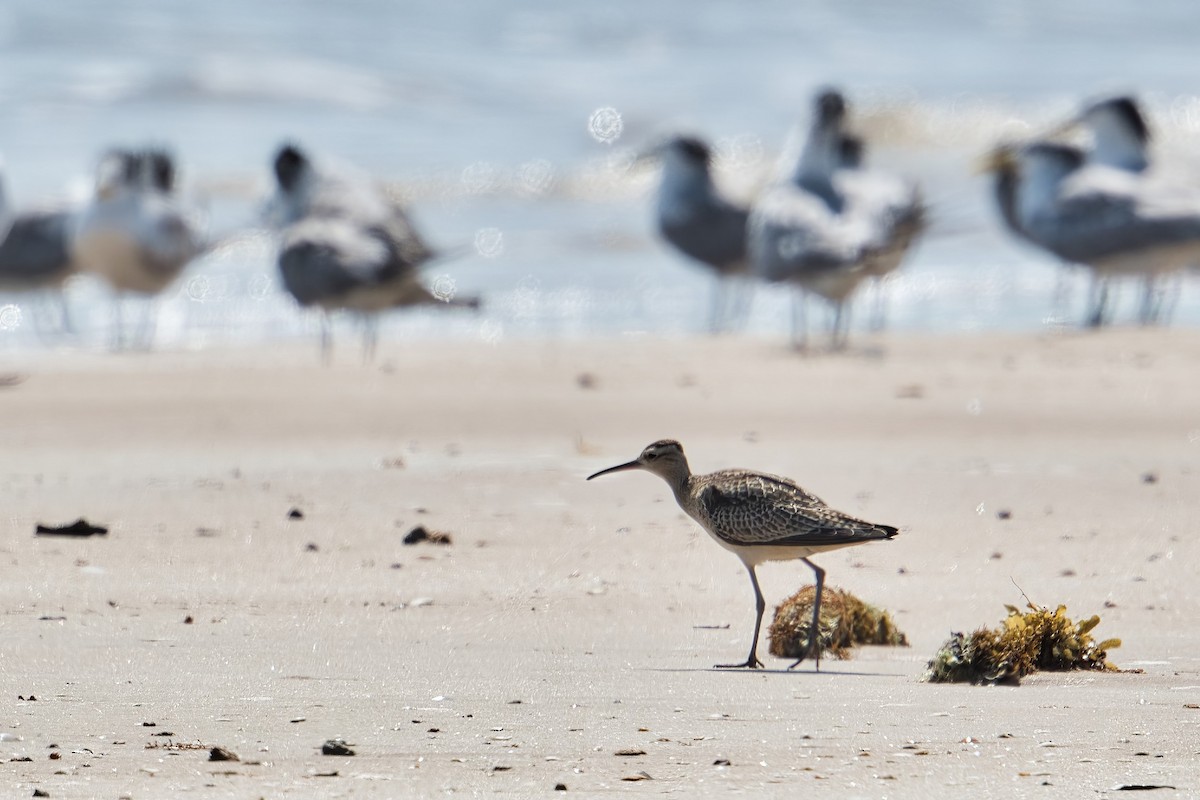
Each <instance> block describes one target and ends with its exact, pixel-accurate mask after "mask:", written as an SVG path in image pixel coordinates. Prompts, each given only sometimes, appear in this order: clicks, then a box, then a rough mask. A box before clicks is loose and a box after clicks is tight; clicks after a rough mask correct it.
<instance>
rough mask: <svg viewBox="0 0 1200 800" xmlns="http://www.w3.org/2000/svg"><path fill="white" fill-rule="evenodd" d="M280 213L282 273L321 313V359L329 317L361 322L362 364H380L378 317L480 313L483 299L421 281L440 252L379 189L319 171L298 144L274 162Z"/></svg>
mask: <svg viewBox="0 0 1200 800" xmlns="http://www.w3.org/2000/svg"><path fill="white" fill-rule="evenodd" d="M274 171H275V179H276V183H277V193H276V196H275V198H274V201H273V202H274V210H275V212H276V214H277V215H278V220H277V222H278V223H279V224H281V225H282V233H281V243H280V250H279V271H280V274H281V276H282V278H283V285H284V287H285V288H286V289H287V290H288V292H289V293H290V294H291V295H292V297H294V298H295V299H296V302H298V303H299V304H300V305H301V306H306V307H307V306H314V305H315V306H317V307H319V308H320V309H321V311H322V312H323V313H322V319H321V353H322V356H323V358H324V359H325V360H326V361H328V360H329V358H330V357H331V354H332V346H333V341H332V333H331V331H330V327H329V318H328V314H329V312H331V311H334V310H337V309H347V310H349V311H353V312H356V313H358V314H359V315H360V316H361V317H362V320H363V331H364V333H363V356H364V360H368V361H369V360H370V359H372V358H374V355H375V349H376V345H377V342H378V329H377V315H378V313H379V312H381V311H384V310H386V309H389V308H397V307H402V306H414V305H431V306H433V305H436V306H447V307H454V306H458V307H468V308H478V307H479V300H478V299H477V298H458V297H452V296H449V295H448V294H447V296H444V297H441V296H436V295H435V294H433V293H432V292H430V290H429V289H427V288H426V287H425V286H424V285H423V284H422V283H421V281H420V273H419V270H420V267H421V266H422V265H424V264H426V263H428V262H430V261H431V260H432V259H433V258H434V257H435V253H434V251H433V250H431V249H430V248H429V247H428V246H427V245H426V244H425V242H424V241H422V240H421V238H420V237H419V236H418V235H417V233H416V231H415V230H414V229H413V226H412V224H411V223H410V222H409V220H408V217H407V216H406V215H405V213H404V211H403V209H402V208H400V207H399V205H397V204H396V203H395V202H393V201H392V200H391V199H390V198H388V197H387V196H386V195H384V194H383V192H382V191H380V190H379V188H378V187H376V186H374V185H373V184H371V183H369V182H368V181H366V180H364V179H359V178H358V177H357V176H354V175H351V174H349V173H345V172H338V171H335V170H332V169H329V168H324V167H319V166H318V165H316V164H314V163H313V162H312V161H311V160H310V159H309V158H308V156H307V155H305V154H304V153H303V152H301V150H300V149H299V148H298V147H296V146H295V145H292V144H287V145H284V146H283V147H281V148H280V149H279V151H278V153H277V154H276V156H275V161H274Z"/></svg>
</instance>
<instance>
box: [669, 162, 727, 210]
mask: <svg viewBox="0 0 1200 800" xmlns="http://www.w3.org/2000/svg"><path fill="white" fill-rule="evenodd" d="M713 192H714V190H713V184H712V178H711V176H710V175H709V174H708V170H705V169H701V168H699V167H697V166H694V165H691V164H670V163H668V164H666V165H665V168H664V169H663V173H662V182H661V183H660V184H659V190H658V216H659V218H660V219H662V220H671V219H674V218H676V217H679V216H681V215H685V214H687V213H688V212H689V211H690V210H691V209H692V208H694V207H695V205H696V204H697V202H701V201H703V200H705V199H707V198H708V197H710V196H712V194H713Z"/></svg>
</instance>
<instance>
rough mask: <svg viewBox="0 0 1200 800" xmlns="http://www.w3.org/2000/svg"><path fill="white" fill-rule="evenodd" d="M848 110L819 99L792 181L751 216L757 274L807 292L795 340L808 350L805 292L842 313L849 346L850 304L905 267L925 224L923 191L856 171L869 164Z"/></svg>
mask: <svg viewBox="0 0 1200 800" xmlns="http://www.w3.org/2000/svg"><path fill="white" fill-rule="evenodd" d="M845 120H846V102H845V99H844V98H843V97H842V95H841V94H840V93H839V92H837V91H833V90H825V91H822V92H820V93H819V94H818V95H817V98H816V103H815V110H814V114H813V118H812V121H811V123H810V127H809V131H808V136H807V139H806V140H805V142H804V144H803V146H802V148H801V149H800V151H799V155H798V157H794V158H793V159H792V160H793V163H790V164H788V165H787V172H786V174H785V175H784V177H783V179H781V180H780V181H779V182H777V183H776V184H774V185H773V186H771V187H770V188H768V189H767V190H766V191H765V192H764V193H763V194H762V196H761V197H759V198H758V200H756V201H755V203H754V205H753V206H752V208H751V213H750V222H749V229H748V248H749V253H750V260H751V265H752V268H753V271H754V274H755V275H757V276H758V277H761V278H763V279H765V280H768V281H787V282H790V283H792V284H794V285H795V286H797V287H798V289H799V290H800V291H797V293H796V295H795V297H794V300H793V306H792V340H793V344H795V345H796V346H797V347H803V346H805V344H806V339H807V332H806V331H805V330H804V328H805V326H804V325H803V321H802V320H803V303H804V295H803V292H811V293H813V294H816V295H819V296H820V297H822V298H824V299H825V300H826V301H828V302H829V303H830V304H831V305H832V306H833V312H834V314H833V324H832V326H831V344H832V346H833V347H834V348H835V349H837V348H840V347H844V346H845V343H846V337H847V332H848V327H849V314H848V311H847V308H846V306H847V305H848V302H849V300H850V298H851V296H852V295H853V294H854V292H855V290H856V289H857V288H858V286H859V284H861V283H862V282H863V281H864V280H865V279H867V278H869V277H872V276H879V275H884V274H886V273H888V272H890V271H891V270H892V269H894V268H895V267H896V266H897V265H898V264H899V263H900V261H901V260H902V259H903V257H904V255H905V253H906V252H907V250H908V248H909V246H910V245H911V243H912V241H913V239H914V238H915V237H916V235H917V234H918V233H919V232H920V230H921V228H922V227H923V224H924V206H923V204H922V202H921V199H920V193H919V192H918V190H917V188H916V186H915V185H913V184H910V183H908V182H905V181H902V180H899V179H896V178H893V177H891V176H886V175H882V174H878V173H874V172H870V171H867V170H864V169H862V168H861V167H859V166H855V167H853V168H851V169H846V168H845V165H846V164H847V163H849V164H851V165H855V164H860V163H861V159H862V155H861V153H862V145H861V143H858V142H857V140H854V139H852V138H849V137H848V134H847V133H846V132H845V131H844V125H845Z"/></svg>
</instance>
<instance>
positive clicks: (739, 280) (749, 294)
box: [733, 275, 754, 329]
mask: <svg viewBox="0 0 1200 800" xmlns="http://www.w3.org/2000/svg"><path fill="white" fill-rule="evenodd" d="M733 281H734V286H735V287H736V289H737V295H736V299H737V307H736V309H735V310H734V319H733V326H734V327H736V328H739V329H744V328H745V327H746V322H747V320H748V319H749V318H750V307H751V306H752V304H753V303H754V283H753V281H751V280H750V279H749V278H747V277H746V276H744V275H739V276H737V277H735V278H733Z"/></svg>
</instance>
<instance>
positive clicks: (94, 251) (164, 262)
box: [71, 148, 206, 349]
mask: <svg viewBox="0 0 1200 800" xmlns="http://www.w3.org/2000/svg"><path fill="white" fill-rule="evenodd" d="M175 177H176V173H175V162H174V159H173V157H172V156H171V154H170V153H168V152H166V151H165V150H161V149H157V148H150V149H145V150H128V149H114V150H111V151H109V152H108V153H107V154H106V155H105V156H104V157H103V158H102V159H101V161H100V166H99V168H98V170H97V179H96V190H95V195H94V197H93V198H92V200H91V202H90V204H89V205H88V206H87V207H86V208H84V209H83V210H82V212H81V213H80V215H79V218H78V222H77V224H76V227H75V230H74V233H73V237H72V240H71V255H72V258H73V259H74V260H75V262H76V263H77V264H78V266H79V269H81V270H85V271H87V272H91V273H93V274H95V275H98V276H99V277H101V278H103V279H104V280H105V281H106V282H107V283H108V284H109V285H110V286H111V287H112V288H113V289H114V290H115V291H116V293H117V300H116V303H115V306H114V307H115V315H116V319H115V322H114V336H115V342H114V343H115V345H116V347H117V348H118V349H119V348H120V347H122V346H123V345H124V333H123V330H122V324H121V299H122V297H123V296H124V295H129V294H135V295H143V296H152V295H156V294H158V293H159V292H161V291H162V290H163V289H165V288H166V287H167V286H169V285H170V284H171V282H173V281H174V280H175V279H176V278H177V277H178V276H179V274H180V273H181V272H182V271H183V269H184V267H186V266H187V265H188V263H189V262H191V261H192V260H193V259H195V258H196V257H198V256H199V255H201V254H202V253H203V252H204V250H205V248H206V245H205V243H204V241H203V237H202V235H201V232H200V224H199V221H198V219H197V215H196V214H195V213H194V212H193V211H191V210H189V209H187V208H185V206H184V204H183V202H182V200H181V199H180V197H179V196H178V194H177V192H176V191H175V189H176V186H175ZM154 311H155V309H154V308H153V306H150V310H149V311H148V312H146V315H145V316H144V317H143V320H142V325H141V328H142V330H141V332H140V335H139V336H138V337H137V338H138V339H139V340H141V343H142V344H144V345H146V346H148V345H149V339H150V337H151V336H152V333H153V314H154Z"/></svg>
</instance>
